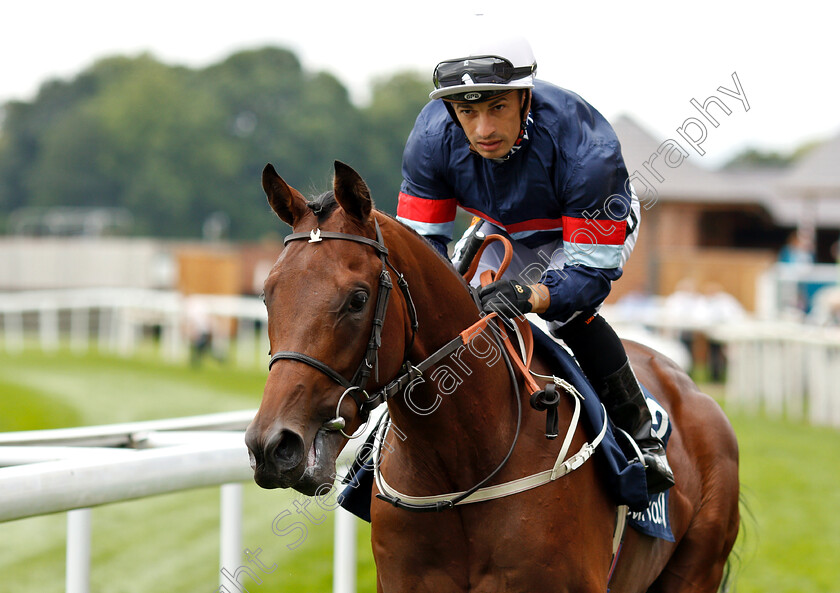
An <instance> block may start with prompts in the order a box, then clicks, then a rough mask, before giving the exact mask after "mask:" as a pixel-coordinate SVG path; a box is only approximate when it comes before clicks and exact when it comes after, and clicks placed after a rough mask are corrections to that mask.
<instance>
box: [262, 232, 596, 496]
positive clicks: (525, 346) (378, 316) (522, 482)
mask: <svg viewBox="0 0 840 593" xmlns="http://www.w3.org/2000/svg"><path fill="white" fill-rule="evenodd" d="M374 226H375V229H376V239H375V240H374V239H369V238H367V237H363V236H360V235H351V234H348V233H338V232H332V231H321V230H320V229H318V228H316V229H314V230H312V231H311V232H309V233H305V232H303V233H292V234H290V235H287V236H286V238H285V239H284V240H283V243H284V245H286V244H288V243H289V242H291V241H299V240H304V239H307V240H308V241H307V242H308V243H319V242H321V241H323V240H324V239H337V240H342V241H352V242H355V243H361V244H364V245H368V246H370V247H372V248H373V249H374V250H376V252H377V254H378V256H379V258H380V260H381V261H382V269H381V271H380V274H379V294H378V295H377V299H376V308H375V311H374V318H373V324H372V327H371V335H370V339H369V341H368V345H367V350H366V351H365V355H364V357H363V359H362V361H361V363H360V364H359V367H358V368H357V369H356V372H355V373H354V375H353V377H352V379H350V380H348V379H346V378H345V377H344V376H343V375H341V373H339V372H338V371H336V370H335V369H333V368H332V367H330V366H329V365H327V364H326V363H324V362H322V361H320V360H318V359H316V358H314V357H312V356H309V355H308V354H304V353H302V352H295V351H286V350H284V351H279V352H275V353H274V354H273V355H272V356H271V359H270V360H269V363H268V369H269V371H270V370H271V368H272V366H273V365H274V364H275V363H276V362H277V361H279V360H294V361H297V362H300V363H303V364H307V365H309V366H311V367H313V368H315V369H317V370H319V371H321V372H322V373H324V374H325V375H327V376H328V377H330V378H331V379H332V380H333V381H335V382H336V383H338V384H339V385H341V386H342V387H344V389H345V390H344V393H342V394H341V396H340V397H339V399H338V403H337V404H336V414H335V418H333V419H331V420H327V421H326V422H325V423H324V424H323V426H322V428H323V429H324V430H329V431H338V432H341V434H342V435H344V436H345V437H346V438H348V439H352V438H357V437H358V436H361V434H362V433H364V432H365V429H366V428H367V422H368V421H369V417H370V412H371V411H372V410H373V409H374V408H376V407H377V406H379V405H380V404H382V403H383V402H387V401H388V400H389V399H390V398H392V397H393V396H394V395H396V394H397V393H399V392H401V391H402V390H403V389H405V388H406V387H407V386H408V385H409V383H411V382H412V381H414V380H415V379H416V378H418V377H422V375H423V373H424V372H425V371H426V370H428V369H429V368H431V367H433V366H434V365H435V364H437V363H438V362H440V361H441V360H442V359H443V358H445V357H446V356H448V355H450V354H452V353H453V352H456V351H457V350H458V349H459V348H462V347H464V346H466V345H468V344H469V343H470V341H471V340H472V339H473V338H474V337H476V336H477V335H479V334H480V333H482V332H483V331H485V330H486V329H487V328H488V327H497V328H498V329H493V331H492V332H491V333H492V335H493V339H494V341H495V343H496V345H497V346H501V345H503V346H504V347H500V351H501V353H502V355H503V358H504V361H505V365H506V367H507V370H508V373H509V374H510V379H511V383H512V384H513V391H514V397H515V401H516V403H517V421H516V431H515V434H514V438H513V443H511V446H510V449H509V450H508V452H507V455H505V457H504V459H503V460H502V461H501V463H499V465H498V466H497V467H496V469H494V470H493V471H492V472H490V474H489V475H487V476H486V477H485V478H484V479H482V480H481V481H480V482H478V483H477V484H475V485H474V486H473V487H472V488H470V489H468V490H466V491H463V492H454V493H450V494H442V495H438V496H421V497H412V496H408V495H405V494H402V493H400V492H398V491H397V490H394V489H393V488H392V487H390V486H389V485H388V484H387V482H385V478H384V476H382V472H381V471H379V462H380V455H381V448H382V443H383V442H384V436H385V433H386V432H387V430H388V428H389V426H390V419H386V420H385V422H384V423H383V425H382V431H381V433H380V435H381V438H379V439H378V440H379V446H378V447H377V448H376V451H375V457H376V460H375V464H374V474H375V478H376V483H377V487H378V488H379V490H380V493H379V494H377V495H376V496H377V498H380V499H382V500H385V501H386V502H388V503H390V504H392V505H394V506H395V507H398V508H401V509H405V510H409V511H415V512H428V511H442V510H445V509H448V508H453V507H454V506H455V505H458V504H468V503H471V502H480V501H484V500H492V499H494V498H500V497H503V496H508V495H510V494H515V493H517V492H522V491H524V490H528V489H530V488H535V487H537V486H541V485H543V484H546V483H548V482H550V481H552V480H555V479H557V478H559V477H561V476H563V475H565V474H567V473H569V472H570V471H573V470H575V469H577V468H578V467H580V466H581V465H583V463H584V462H585V461H586V460H587V459H589V457H590V456H591V455H592V452H593V451H594V450H595V448H596V447H597V446H598V444H599V443H600V441H601V439H602V438H603V436H604V430H602V432H601V434H599V435H598V436H597V437H596V438H595V439H594V440H593V442H592V443H591V444H590V443H584V445H583V447H581V449H580V451H578V453H577V454H575V455H573V456H572V457H570V458H569V459H565V456H566V453H567V452H568V449H569V446H570V445H571V440H572V437H573V436H574V432H575V429H576V427H577V423H578V419H579V416H580V399H582V396H581V395H580V394H579V393H578V392H577V390H576V389H575V388H574V387H573V386H571V385H570V384H568V383H566V382H565V381H563V380H562V379H557V378H555V377H542V376H539V375H537V376H539V377H540V378H541V379H545V380H549V381H551V382H550V383H549V385H548V387H547V388H546V389H545V390H541V389H540V387H539V385H538V384H537V383H536V381H535V380H534V377H533V376H532V375H534V374H533V373H532V372H531V370H530V364H531V358H532V355H533V339H532V335H531V328H530V325H529V324H528V322H527V321H526V320H524V318H523V319H513V320H511V321H512V322H513V324H514V330H515V331H516V333H517V335H518V337H519V343H520V346H521V347H522V353H521V355H520V353H518V352H516V349H515V347H514V346H513V342H512V340H511V339H510V337H509V335H508V333H507V331H506V330H505V329H504V328H505V325H504V323H501V324H497V326H489V322H490V321H491V320H493V319H494V318H499V315H498V313H495V312H492V313H489V314H487V315H484V316H483V317H482V318H481V319H479V320H478V321H477V322H476V323H474V324H473V325H471V326H470V327H468V328H467V329H465V330H464V331H462V332H460V333H459V334H458V335H457V336H456V337H455V338H454V339H452V340H451V341H449V342H448V343H446V344H444V345H443V346H442V347H441V348H439V349H438V350H437V351H436V352H434V353H433V354H432V355H431V356H429V357H428V358H426V359H425V360H423V361H422V362H420V363H418V364H417V365H414V364H412V363H410V362H409V361H408V360H407V354H408V352H409V350H410V349H411V347H412V345H413V343H414V339H415V337H416V334H417V329H418V326H419V323H418V320H417V312H416V309H415V306H414V301H413V300H412V298H411V293H410V291H409V288H408V282H407V281H406V279H405V276H403V275H402V274H401V273H400V272H399V271H398V270H397V269H396V268H395V267H394V266H393V265H392V264H391V262H390V261H389V260H388V249H387V247H385V242H384V239H383V237H382V231H381V230H380V228H379V222H378V221H377V220H376V219H374ZM492 241H501V242H502V243H503V245H504V248H505V257H504V259H503V261H502V264H501V265H500V266H499V270H498V272H496V273H494V272H492V271H489V270H488V271H485V272H483V273H482V276H481V282H482V285H486V284H488V283H490V282H492V281H493V279H494V278H495V276H496V275H498V276H501V275H502V274H503V273H504V271H505V270H506V269H507V267H508V265H509V263H510V260H511V257H512V253H513V250H512V248H511V246H510V243H509V242H507V240H506V239H504V238H503V237H501V236H499V235H490V236H489V237H487V238H486V241H485V242H484V244H483V245H481V247H480V248H479V249H478V251H477V253H476V254H475V257H474V259H473V261H472V264H471V265H470V268H469V270H468V271H467V272H466V273H465V274H464V278H471V277H472V276H474V275H475V271H476V269H477V266H478V262H479V260H480V255H481V253H482V252H483V251H484V248H485V247H486V246H487V245H488V244H489V243H491V242H492ZM389 268H390V269H391V270H392V271H393V272H394V274H396V276H397V285H398V286H399V288H400V290H401V292H402V293H403V297H404V299H405V302H406V308H407V309H408V316H409V320H410V323H411V331H412V333H411V340H410V341H409V344H408V346H407V347H406V349H405V355H404V356H403V360H404V362H403V364H402V371H403V372H402V374H401V375H399V376H398V377H397V378H395V379H393V380H392V381H390V382H389V383H387V384H386V385H385V386H383V387H381V388H380V389H378V390H377V391H375V392H373V393H372V394H369V393H368V392H367V391H365V386H366V384H367V381H368V379H369V378H370V376H371V374H372V373H375V380H376V381H378V380H379V377H378V375H379V362H378V352H379V348H380V346H381V345H382V328H383V326H384V324H385V313H386V311H387V307H388V300H389V297H390V292H391V290H392V289H393V282H392V281H391V274H390V272H389V271H388V269H389ZM500 343H501V344H500ZM520 356H521V357H520ZM517 370H518V371H519V373H520V374H521V376H522V377H523V380H524V382H525V385H526V387H527V388H528V391H529V393H530V395H531V402H532V405H534V402H535V401H539V397H541V396H543V395H546V394H549V393H550V394H551V397H552V398H553V399H554V400H555V401H554V406H556V405H557V402H559V395H555V386H559V387H561V388H563V389H565V390H566V391H567V392H568V393H570V394H572V395H573V396H574V401H575V411H574V414H573V418H572V422H571V424H570V426H569V429H568V431H567V433H566V437H565V439H564V442H563V446H562V448H561V451H560V455H559V456H558V458H557V461H556V463H555V465H554V467H553V468H552V469H550V470H546V471H543V472H540V473H538V474H534V475H532V476H528V477H525V478H520V479H518V480H514V481H512V482H506V483H504V484H499V485H495V486H490V487H485V486H484V485H485V484H486V483H487V482H489V481H490V480H491V479H492V478H493V477H494V476H495V475H496V474H497V473H498V472H499V471H501V469H502V468H503V467H504V466H505V464H506V463H507V462H508V460H509V459H510V457H511V455H513V451H514V449H515V447H516V443H517V442H518V440H519V433H520V428H521V424H522V399H521V396H520V391H519V381H517V378H516V371H517ZM348 395H349V396H350V397H351V398H352V399H353V401H354V402H355V404H356V406H357V408H358V413H359V416H360V417H361V419H362V420H363V421H364V422H365V425H364V426H363V427H362V429H360V430H359V431H357V433H356V434H354V435H348V434H347V433H345V432H344V427H345V426H346V424H347V423H346V420H345V419H344V418H343V417H342V416H341V414H340V408H341V404H342V402H343V401H344V398H345V397H347V396H348ZM535 407H536V406H535ZM602 407H603V406H602ZM538 409H539V408H538ZM604 414H605V418H604V427H605V428H606V426H607V422H606V411H605V412H604ZM554 418H555V420H554V423H555V424H556V414H555V416H554ZM375 432H376V431H375ZM550 432H551V428H550V426H549V427H547V429H546V436H547V437H548V438H554V437H556V436H557V431H556V428H555V429H554V434H550ZM564 460H565V461H564Z"/></svg>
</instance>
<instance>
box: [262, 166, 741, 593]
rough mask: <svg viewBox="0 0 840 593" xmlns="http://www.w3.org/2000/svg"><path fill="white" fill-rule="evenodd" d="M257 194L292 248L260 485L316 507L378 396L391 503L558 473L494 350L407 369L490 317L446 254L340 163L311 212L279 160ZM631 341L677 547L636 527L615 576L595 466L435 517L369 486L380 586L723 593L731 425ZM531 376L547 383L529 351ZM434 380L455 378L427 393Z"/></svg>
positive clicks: (447, 507)
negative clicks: (660, 423)
mask: <svg viewBox="0 0 840 593" xmlns="http://www.w3.org/2000/svg"><path fill="white" fill-rule="evenodd" d="M262 186H263V189H264V191H265V193H266V195H267V198H268V202H269V204H270V206H271V208H272V210H273V211H274V212H275V213H276V214H277V215H278V216H279V217H280V219H282V220H283V221H285V222H286V223H288V224H289V225H290V226H291V227H292V234H291V235H289V236H287V237H286V244H285V246H284V248H283V250H282V252H281V253H280V256H279V258H278V260H277V262H276V263H275V265H274V267H273V269H272V270H271V272H270V273H269V275H268V277H267V279H266V281H265V290H264V300H265V305H266V308H267V311H268V333H269V340H270V344H271V352H272V353H274V355H273V356H272V359H271V363H270V365H269V373H268V377H267V380H266V384H265V390H264V393H263V396H262V401H261V403H260V406H259V409H258V411H257V413H256V416H255V417H254V419H253V421H252V422H251V424H250V425H249V427H248V429H247V431H246V444H247V446H248V449H249V453H250V458H251V466H252V468H253V470H254V479H255V481H256V482H257V484H258V485H259V486H261V487H263V488H277V487H280V488H293V489H295V490H297V491H299V492H301V493H304V494H306V495H309V496H323V495H324V494H325V493H326V492H328V491H329V490H330V488H332V487H333V484H334V480H335V479H336V473H335V464H336V457H337V455H338V454H339V453H340V451H341V450H342V448H343V447H344V446H345V444H346V443H347V442H348V437H351V436H354V435H352V434H350V433H351V432H352V431H355V430H357V429H359V428H361V427H362V426H363V425H364V423H365V421H366V417H367V415H368V413H369V412H370V410H369V408H370V407H372V406H373V405H375V404H378V403H382V401H386V403H387V412H388V414H389V416H390V422H391V423H392V426H393V427H395V428H396V427H398V431H397V430H394V431H391V432H390V433H389V435H388V436H387V437H385V438H386V440H387V441H388V442H387V451H385V452H383V454H382V455H381V457H380V458H379V459H378V463H379V466H378V467H379V471H380V473H381V475H382V476H383V477H387V482H388V485H389V486H390V487H393V489H394V490H395V491H399V492H404V493H409V494H410V495H412V496H413V497H418V499H422V497H425V496H429V497H431V496H435V495H439V494H441V493H449V492H461V493H467V492H470V491H471V490H472V491H474V489H475V486H476V485H477V484H502V483H507V482H511V481H515V480H519V479H521V478H524V477H526V476H529V475H532V474H534V473H535V472H539V471H541V470H545V469H546V468H551V467H552V465H553V464H554V463H555V459H556V458H557V456H558V451H559V450H560V449H561V447H562V446H563V443H561V442H560V441H561V439H555V440H548V439H546V438H545V436H544V432H545V426H544V424H545V415H544V414H543V413H538V412H536V411H534V410H533V409H531V408H530V407H524V408H523V406H522V401H521V398H523V397H525V396H524V395H522V389H524V386H525V382H524V379H523V378H522V376H520V375H518V374H513V375H512V374H511V372H510V368H507V366H506V364H503V363H501V362H498V361H497V362H495V363H493V364H491V361H490V358H489V355H488V354H487V353H488V352H490V350H491V348H493V343H492V342H491V341H490V340H489V339H488V340H487V341H486V342H485V343H484V344H482V346H481V348H478V347H476V348H466V347H460V348H457V349H455V350H451V349H450V350H451V352H452V354H450V356H449V357H447V358H445V359H441V360H438V361H437V362H436V363H435V362H433V363H432V364H431V366H429V365H428V364H427V366H426V368H425V369H424V373H422V375H423V376H422V378H421V377H420V375H421V373H420V371H419V370H417V368H416V364H417V361H427V360H430V357H434V355H435V353H436V352H441V349H442V347H443V346H444V345H446V344H449V343H451V342H452V340H453V337H456V336H458V335H459V334H460V332H462V331H463V330H465V328H470V327H474V326H475V325H476V324H477V323H480V322H481V320H482V315H481V313H480V311H479V310H478V307H477V305H476V303H475V301H474V299H473V297H472V296H471V294H470V292H469V290H468V287H467V284H466V282H465V281H464V279H463V278H462V277H461V276H460V275H459V274H458V273H456V271H455V270H454V268H453V267H452V265H451V264H450V262H449V261H448V260H446V259H445V258H444V257H442V256H441V255H439V254H438V253H437V252H436V250H435V249H433V248H432V247H431V246H429V245H428V244H427V242H426V241H425V240H424V239H423V238H422V237H421V236H420V235H419V234H417V233H416V232H414V231H413V230H411V229H409V228H408V227H407V226H405V225H403V224H402V223H400V222H399V221H398V220H396V219H395V218H393V217H391V216H389V215H387V214H385V213H383V212H380V211H377V210H376V209H375V208H373V202H372V200H371V197H370V191H369V189H368V187H367V185H366V184H365V182H364V180H363V179H362V177H361V176H360V175H359V174H358V173H357V172H356V171H354V170H353V169H352V168H351V167H349V166H347V165H345V164H342V163H340V162H338V161H336V162H335V175H334V181H333V189H332V191H331V192H327V193H325V194H323V195H322V196H319V197H317V198H315V199H313V200H311V201H308V200H307V199H306V198H304V196H303V195H302V194H301V193H300V192H298V191H297V190H295V189H294V188H292V187H290V186H289V185H288V184H287V183H286V182H285V181H284V180H283V179H282V178H281V177H280V176H279V175H278V174H277V172H276V171H275V169H274V167H273V166H271V165H270V164H269V165H267V166H266V168H265V170H264V171H263V175H262ZM392 275H395V276H396V279H397V282H396V284H398V287H399V290H396V289H395V290H392V288H393V285H394V282H393V281H391V280H388V278H387V277H388V276H392ZM383 278H384V280H383ZM383 295H388V296H384V298H383ZM380 344H381V345H382V348H381V349H380V348H379V347H378V346H379V345H380ZM625 347H626V349H627V352H628V355H629V357H630V360H631V363H632V366H633V368H634V369H635V372H636V374H637V377H638V378H639V380H640V382H641V383H642V384H643V385H645V386H646V387H647V388H648V389H649V390H650V391H651V392H652V393H654V394H655V395H656V396H657V397H658V399H659V402H660V404H661V405H662V406H663V407H664V408H665V409H666V410H667V413H668V415H669V417H670V421H671V423H672V433H671V437H670V442H669V445H668V453H667V454H668V458H669V461H670V464H671V467H672V468H673V471H674V475H675V477H676V485H675V486H674V487H673V488H672V489H671V491H670V505H669V516H668V519H669V522H670V526H671V528H672V532H673V535H674V540H675V541H673V542H670V541H665V540H664V539H659V538H652V537H649V536H647V535H643V534H641V533H637V532H636V531H635V530H633V529H628V530H626V531H625V532H624V534H623V543H622V545H621V553H620V555H619V557H618V561H617V563H616V565H615V566H612V563H613V560H614V554H613V549H614V546H613V543H614V538H615V535H616V529H615V527H616V518H617V505H616V503H615V501H614V500H613V498H612V496H611V493H610V492H609V491H608V489H607V487H606V485H605V482H604V480H603V478H602V477H601V475H600V473H599V469H598V466H597V464H595V463H592V462H587V463H583V464H582V465H580V467H577V468H576V469H575V470H574V471H572V472H570V473H568V474H567V475H565V476H564V477H562V478H560V479H557V480H554V481H551V482H550V483H547V484H544V485H541V486H539V487H536V488H532V489H528V490H524V491H522V492H519V493H517V494H512V495H509V496H505V497H501V498H494V499H492V500H486V501H482V502H477V503H474V504H463V505H453V504H448V503H447V504H438V505H435V508H433V509H429V508H422V509H421V508H419V507H420V506H422V505H415V506H417V507H418V508H414V509H411V508H409V507H411V505H407V504H395V502H398V501H395V500H394V498H393V497H391V498H389V497H388V496H385V495H384V494H383V492H382V491H381V490H380V488H379V486H377V487H376V488H375V491H374V493H375V494H377V495H378V496H377V497H375V498H373V499H372V502H371V508H370V514H371V543H372V550H373V556H374V560H375V563H376V570H377V583H376V585H377V591H379V592H387V593H391V592H394V591H397V592H408V591H412V592H422V591H429V592H434V593H444V592H453V593H454V592H471V593H480V592H491V591H493V592H495V591H523V592H524V591H527V592H531V593H532V592H537V591H575V592H578V593H580V592H596V591H598V592H603V591H606V590H607V589H608V588H609V590H610V591H618V592H628V593H640V592H643V591H668V592H677V593H679V592H689V591H690V592H712V591H715V590H717V588H718V587H719V585H720V584H721V581H722V579H723V578H724V574H725V568H726V567H727V558H728V556H729V554H730V551H731V550H732V547H733V545H734V543H735V539H736V536H737V533H738V528H739V507H738V499H739V492H738V491H739V486H738V445H737V441H736V438H735V434H734V431H733V429H732V427H731V425H730V424H729V422H728V420H727V418H726V416H725V415H724V413H723V411H722V410H721V409H720V407H719V406H718V405H717V404H716V402H715V401H714V400H713V399H712V398H710V397H709V396H707V395H705V394H703V393H701V392H700V391H699V389H698V388H697V386H696V385H695V384H694V383H693V382H692V381H691V379H690V378H689V377H688V376H687V375H686V374H685V373H684V372H683V371H682V370H681V369H680V368H679V367H677V365H676V364H675V363H673V362H672V361H670V360H669V359H667V358H666V357H664V356H662V355H660V354H658V353H657V352H655V351H653V350H651V349H649V348H647V347H645V346H643V345H640V344H637V343H632V342H626V343H625ZM456 359H457V360H456ZM409 361H411V362H409ZM444 362H446V363H448V365H444V364H443V363H444ZM531 368H532V370H533V371H534V372H535V373H539V374H542V375H545V376H549V375H551V373H552V369H550V368H548V367H547V365H546V363H545V362H544V361H543V360H542V359H541V358H540V357H539V355H535V357H534V359H533V360H532V361H531ZM441 369H448V370H449V374H448V375H446V376H445V377H443V376H441V374H442V373H438V375H439V376H438V380H433V378H434V377H435V371H436V370H437V371H440V370H441ZM397 377H400V378H403V379H404V378H406V377H408V378H409V379H411V380H410V381H405V380H395V378H397ZM366 383H369V386H365V384H366ZM517 383H518V384H517ZM389 385H390V386H391V387H392V388H391V389H387V386H389ZM394 385H396V387H397V388H396V389H394V388H393V386H394ZM369 392H370V393H369ZM371 393H377V394H378V395H377V396H376V397H374V396H371V395H370V394H371ZM383 393H385V395H382V394H383ZM444 395H445V397H444ZM571 400H572V398H563V399H562V401H561V402H560V403H559V408H558V414H559V416H560V417H561V418H564V419H567V418H570V417H571V416H572V415H573V414H574V405H573V402H572V401H571ZM585 433H586V430H585V429H584V428H582V427H578V428H577V429H576V430H575V431H574V433H573V434H572V435H571V436H570V438H571V443H570V446H571V450H578V449H580V448H585V447H584V445H585V444H586V443H587V442H588V441H587V438H591V436H592V435H587V434H585ZM512 443H515V446H512V445H511V444H512ZM500 462H502V463H500ZM449 502H451V501H449ZM407 509H408V510H407ZM412 510H415V511H416V510H425V511H429V510H432V511H438V512H411V511H412Z"/></svg>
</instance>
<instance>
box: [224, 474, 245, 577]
mask: <svg viewBox="0 0 840 593" xmlns="http://www.w3.org/2000/svg"><path fill="white" fill-rule="evenodd" d="M221 513H222V517H221V529H220V530H219V531H220V535H219V538H220V542H219V570H220V572H219V585H220V586H221V585H229V583H227V581H226V580H225V578H224V576H222V574H221V569H222V568H226V569H227V570H228V571H229V572H234V571H236V569H237V568H239V565H240V564H241V562H242V484H238V483H234V484H222V487H221Z"/></svg>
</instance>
